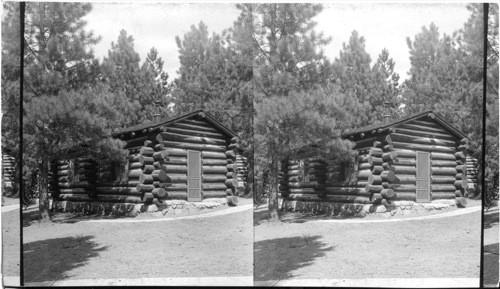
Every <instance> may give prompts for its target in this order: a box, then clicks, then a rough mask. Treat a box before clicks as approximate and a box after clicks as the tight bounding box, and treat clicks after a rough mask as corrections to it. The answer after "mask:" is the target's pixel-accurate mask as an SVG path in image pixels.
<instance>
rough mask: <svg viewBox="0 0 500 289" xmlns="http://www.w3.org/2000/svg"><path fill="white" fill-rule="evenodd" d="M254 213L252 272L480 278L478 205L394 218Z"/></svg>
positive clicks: (262, 276)
mask: <svg viewBox="0 0 500 289" xmlns="http://www.w3.org/2000/svg"><path fill="white" fill-rule="evenodd" d="M265 214H266V212H265V211H264V212H263V213H261V216H258V214H256V216H255V219H256V220H258V221H257V222H255V224H256V226H255V234H254V236H255V244H254V258H255V264H256V266H255V278H256V280H258V281H265V280H283V279H292V278H293V279H322V278H336V279H352V278H443V277H449V278H453V277H455V278H479V264H480V263H479V262H480V245H481V244H480V238H479V236H480V230H481V219H480V215H481V214H480V211H479V212H475V213H470V214H466V215H460V216H455V217H448V218H441V219H433V220H418V221H407V222H393V223H359V224H356V223H350V224H342V223H319V222H308V221H307V220H301V222H289V223H286V222H285V223H283V222H282V223H278V224H275V223H269V222H267V221H266V220H265V217H263V215H265Z"/></svg>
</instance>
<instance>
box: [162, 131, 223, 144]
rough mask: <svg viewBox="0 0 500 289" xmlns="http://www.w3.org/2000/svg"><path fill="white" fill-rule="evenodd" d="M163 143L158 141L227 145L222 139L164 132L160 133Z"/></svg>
mask: <svg viewBox="0 0 500 289" xmlns="http://www.w3.org/2000/svg"><path fill="white" fill-rule="evenodd" d="M160 135H161V139H162V141H159V140H158V137H157V140H158V141H159V142H164V141H177V142H189V143H198V144H213V145H223V146H225V145H226V141H225V140H223V139H220V138H210V137H201V136H192V135H185V134H179V133H174V132H168V131H167V132H162V133H160Z"/></svg>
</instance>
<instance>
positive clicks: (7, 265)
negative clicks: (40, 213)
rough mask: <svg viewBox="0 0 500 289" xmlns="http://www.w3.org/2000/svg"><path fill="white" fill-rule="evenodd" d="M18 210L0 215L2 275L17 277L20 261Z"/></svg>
mask: <svg viewBox="0 0 500 289" xmlns="http://www.w3.org/2000/svg"><path fill="white" fill-rule="evenodd" d="M20 227H21V223H20V216H19V210H15V211H10V212H5V213H2V274H3V276H19V263H20V259H21V246H20V243H21V238H20Z"/></svg>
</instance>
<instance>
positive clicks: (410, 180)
mask: <svg viewBox="0 0 500 289" xmlns="http://www.w3.org/2000/svg"><path fill="white" fill-rule="evenodd" d="M416 181H417V178H416V177H415V175H403V174H396V182H397V183H399V184H415V183H416Z"/></svg>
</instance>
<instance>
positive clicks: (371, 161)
mask: <svg viewBox="0 0 500 289" xmlns="http://www.w3.org/2000/svg"><path fill="white" fill-rule="evenodd" d="M383 162H384V161H383V160H382V158H376V157H371V156H369V157H368V163H369V164H370V165H372V166H381V165H382V163H383Z"/></svg>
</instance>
